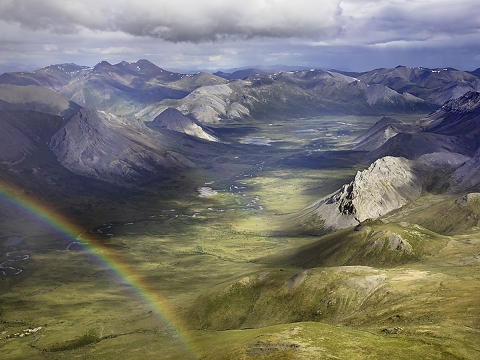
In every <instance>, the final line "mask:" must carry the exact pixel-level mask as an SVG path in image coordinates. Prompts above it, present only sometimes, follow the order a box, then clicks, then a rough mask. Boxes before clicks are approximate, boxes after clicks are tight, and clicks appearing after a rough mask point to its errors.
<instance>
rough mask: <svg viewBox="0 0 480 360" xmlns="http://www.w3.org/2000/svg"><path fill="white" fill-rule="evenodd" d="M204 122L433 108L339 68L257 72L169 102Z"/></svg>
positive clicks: (198, 90) (365, 113)
mask: <svg viewBox="0 0 480 360" xmlns="http://www.w3.org/2000/svg"><path fill="white" fill-rule="evenodd" d="M168 104H169V106H172V105H173V106H175V107H177V108H178V109H179V110H181V111H182V112H183V113H191V114H193V115H194V116H195V118H197V119H198V120H199V121H201V122H205V123H208V122H217V121H222V120H232V119H234V120H241V119H243V118H245V117H254V118H257V119H262V118H263V119H268V118H271V117H274V116H282V117H291V118H295V117H305V116H316V115H320V114H323V115H326V114H330V115H332V114H336V115H338V114H356V115H367V114H368V115H374V114H379V113H392V112H429V111H431V110H432V107H431V106H430V105H429V104H427V103H426V102H425V101H423V100H422V99H420V98H416V97H414V96H412V95H410V94H399V93H397V92H396V91H394V90H392V89H388V88H387V87H385V86H383V85H372V86H370V85H368V84H365V83H363V82H361V81H359V80H358V79H355V78H351V77H348V76H345V75H342V74H339V73H333V72H327V71H321V70H305V71H295V72H293V71H292V72H279V73H275V74H273V75H253V76H249V77H247V78H245V79H244V80H235V81H231V82H229V83H228V84H225V85H222V86H218V85H217V86H206V87H202V88H199V89H197V90H195V91H193V92H192V93H190V94H189V95H188V96H186V97H185V98H183V99H181V100H179V101H178V102H177V103H172V102H169V103H168Z"/></svg>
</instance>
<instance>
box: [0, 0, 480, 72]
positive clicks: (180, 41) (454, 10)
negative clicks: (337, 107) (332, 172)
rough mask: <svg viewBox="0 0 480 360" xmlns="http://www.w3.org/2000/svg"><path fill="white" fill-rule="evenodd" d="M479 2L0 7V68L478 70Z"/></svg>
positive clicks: (138, 2)
mask: <svg viewBox="0 0 480 360" xmlns="http://www.w3.org/2000/svg"><path fill="white" fill-rule="evenodd" d="M478 6H479V3H478V0H457V1H451V0H386V1H371V0H346V1H337V0H233V1H232V0H135V1H130V0H128V1H127V0H41V1H40V0H0V64H8V63H20V64H23V65H24V66H25V67H43V66H46V65H49V64H57V63H65V62H73V63H76V64H79V65H88V66H92V65H95V64H96V63H98V62H100V61H102V60H107V61H109V62H111V63H117V62H120V61H122V60H127V61H136V60H138V59H142V58H145V59H148V60H150V61H152V62H154V63H155V64H157V65H158V66H160V67H163V68H166V69H209V70H215V69H229V68H237V67H245V66H252V65H264V66H268V65H275V64H284V65H293V66H302V67H309V68H323V69H330V68H336V69H341V70H352V71H364V70H371V69H373V68H378V67H394V66H397V65H407V66H423V67H430V68H436V67H455V68H457V69H461V70H474V69H476V68H478V67H480V16H479V15H478V13H479V12H478V11H479V10H478Z"/></svg>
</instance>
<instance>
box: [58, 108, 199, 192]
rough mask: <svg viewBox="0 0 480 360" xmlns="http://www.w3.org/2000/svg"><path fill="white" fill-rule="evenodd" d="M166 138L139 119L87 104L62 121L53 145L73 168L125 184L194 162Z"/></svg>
mask: <svg viewBox="0 0 480 360" xmlns="http://www.w3.org/2000/svg"><path fill="white" fill-rule="evenodd" d="M166 140H167V139H165V136H163V135H162V134H160V133H158V132H156V131H153V130H150V129H149V128H148V127H147V126H145V125H144V124H143V123H142V122H140V121H138V120H135V119H131V118H128V117H122V116H116V115H113V114H109V113H106V112H103V111H98V110H93V109H86V108H84V109H81V110H80V111H79V112H78V113H77V114H75V115H74V116H73V117H72V118H70V119H69V120H68V121H67V122H66V123H64V124H63V125H62V127H61V128H60V129H59V130H58V131H57V132H56V133H55V134H54V135H53V136H52V138H51V141H50V144H49V146H50V148H51V149H52V151H53V152H54V153H55V155H56V156H57V159H58V161H60V163H61V164H62V165H63V166H64V167H66V168H67V169H69V170H71V171H72V172H74V173H76V174H80V175H84V176H87V177H92V178H96V179H100V180H105V181H108V182H112V183H117V184H122V183H125V182H131V181H136V182H138V181H145V180H148V179H149V178H151V177H152V176H154V177H159V176H160V177H161V176H163V177H165V176H166V175H167V173H168V171H169V170H168V169H183V168H186V167H189V166H194V165H193V163H192V162H191V161H190V160H188V159H187V158H185V157H184V156H183V155H181V154H179V153H177V152H175V151H171V150H170V148H169V145H171V141H170V142H169V141H166Z"/></svg>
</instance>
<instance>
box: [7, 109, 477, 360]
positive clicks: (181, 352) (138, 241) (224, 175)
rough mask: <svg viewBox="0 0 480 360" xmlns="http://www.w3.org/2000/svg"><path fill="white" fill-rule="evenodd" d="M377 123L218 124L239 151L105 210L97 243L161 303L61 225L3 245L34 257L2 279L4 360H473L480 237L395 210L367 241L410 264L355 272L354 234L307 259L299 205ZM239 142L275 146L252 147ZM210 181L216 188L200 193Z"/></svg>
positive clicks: (340, 169) (351, 170)
mask: <svg viewBox="0 0 480 360" xmlns="http://www.w3.org/2000/svg"><path fill="white" fill-rule="evenodd" d="M376 120H377V119H376V118H356V117H344V118H313V119H304V120H303V121H302V122H301V125H300V126H299V125H297V124H293V123H292V122H291V121H288V122H287V121H278V122H276V123H273V124H271V123H269V124H261V123H258V124H249V126H244V125H242V126H233V127H232V126H226V127H223V128H218V129H216V131H217V133H219V134H221V135H222V138H223V139H225V140H226V141H228V142H229V143H231V144H232V146H231V147H230V151H229V152H226V153H223V154H221V156H217V157H216V158H215V159H214V161H212V166H211V168H210V169H207V170H193V171H192V170H191V171H189V174H188V175H185V177H184V178H183V180H177V181H175V182H170V185H169V183H168V182H167V181H165V182H162V183H160V184H156V183H154V184H150V185H149V186H147V187H146V188H145V189H143V191H144V192H151V193H152V192H155V191H156V192H157V193H156V196H155V197H153V198H150V199H148V198H146V197H145V195H144V194H141V193H137V194H133V195H131V197H130V198H126V199H124V200H125V202H124V203H123V204H121V205H119V204H117V206H119V207H120V208H119V209H117V210H116V211H113V212H110V211H108V209H103V210H100V212H101V214H95V216H96V217H98V218H103V219H108V221H107V222H106V223H104V224H103V225H101V224H96V225H95V226H92V228H91V232H92V233H93V234H92V235H91V236H90V237H89V240H88V241H94V242H97V243H98V244H101V245H100V246H101V247H100V249H101V250H99V251H100V253H106V254H108V256H109V257H111V258H114V259H115V262H116V263H117V264H122V265H121V266H124V267H128V269H130V271H131V273H129V274H130V276H134V277H135V282H141V284H142V286H143V288H144V291H147V292H148V293H152V294H156V296H157V297H158V298H160V299H161V304H158V303H153V304H152V303H150V304H149V303H148V302H146V301H145V298H144V297H142V295H141V294H140V293H139V291H138V289H132V288H131V287H129V286H128V284H125V283H123V281H122V279H116V277H118V274H115V271H114V270H112V269H111V268H109V266H108V265H107V264H105V263H103V264H102V263H99V261H98V258H96V257H95V256H93V255H92V254H91V253H89V251H87V250H86V249H85V248H83V247H82V246H78V245H76V244H75V242H74V241H73V240H72V239H70V240H68V239H65V238H64V236H62V234H56V233H55V232H53V233H52V232H51V229H48V228H46V229H45V228H44V229H43V232H44V233H43V234H42V235H33V236H26V237H25V239H23V241H21V242H19V243H15V242H13V243H12V242H10V243H9V244H8V245H7V244H6V242H4V249H5V250H7V251H9V252H11V251H12V250H14V251H18V252H21V253H22V254H28V256H29V258H28V259H26V260H24V261H23V262H22V263H21V264H19V267H21V268H22V270H23V271H22V272H21V273H19V274H17V275H15V276H8V277H3V278H2V279H1V280H2V288H3V291H2V294H1V299H2V303H1V304H2V315H1V316H2V328H3V330H2V335H1V338H2V339H1V340H0V341H1V344H0V346H1V348H2V352H3V354H5V355H6V356H7V357H8V358H12V359H13V358H20V357H25V356H28V357H29V358H32V359H35V358H38V359H42V358H49V359H57V358H58V359H60V358H64V357H65V356H66V355H67V354H68V357H69V358H89V357H92V356H93V357H102V358H106V359H107V358H114V357H117V356H118V355H115V354H118V353H119V352H120V353H128V354H129V357H130V358H144V357H145V356H154V354H156V353H158V351H162V354H163V358H165V359H168V358H171V359H176V358H197V357H200V358H216V359H217V358H218V359H231V358H239V359H240V358H246V359H247V358H261V359H268V358H275V359H277V358H278V359H280V358H305V359H310V358H319V357H322V356H326V357H330V356H336V357H340V358H347V357H350V356H353V354H356V355H355V356H357V355H358V351H361V352H363V354H364V355H363V356H364V358H369V357H370V358H377V357H382V356H385V357H388V356H389V355H388V354H389V353H390V352H391V351H395V354H396V356H395V358H398V359H402V358H405V359H409V358H412V357H425V358H452V359H453V358H472V359H473V358H475V357H476V355H475V354H478V352H479V351H480V349H479V348H478V345H477V342H476V341H475V339H478V333H475V330H474V329H475V327H476V326H478V323H476V321H478V318H477V314H478V313H477V311H478V302H477V301H476V298H475V297H472V295H473V294H475V293H477V294H478V291H480V289H479V284H480V283H479V280H480V279H479V278H478V276H476V275H475V273H476V269H478V266H479V264H480V263H479V261H478V259H477V258H476V256H477V255H475V254H479V253H480V242H478V240H476V238H475V233H476V232H475V230H470V231H473V233H472V236H473V238H472V236H469V235H468V234H463V233H461V234H459V235H454V236H452V237H447V236H443V235H439V234H437V233H433V232H431V231H429V230H427V229H426V228H422V227H420V226H417V225H414V224H411V223H406V224H405V223H402V219H403V218H408V212H407V213H406V214H402V213H401V212H399V213H398V215H391V218H392V221H393V222H391V223H385V224H383V223H382V222H378V223H374V224H372V225H368V226H365V229H362V230H361V231H359V232H358V235H360V234H361V233H368V232H370V233H371V232H372V231H373V232H380V233H384V234H386V233H387V232H388V231H390V232H392V233H395V234H401V236H402V237H404V238H405V239H408V241H409V242H410V244H412V246H415V242H416V241H417V242H419V243H418V245H416V246H415V251H414V252H415V255H416V256H415V257H414V258H412V259H408V258H407V259H395V257H394V258H393V259H388V258H386V259H385V260H384V261H383V262H378V261H380V260H379V259H381V257H375V258H372V259H370V260H369V259H368V258H365V257H363V258H361V259H363V260H360V261H358V260H355V259H353V260H352V261H350V262H349V261H345V259H347V258H348V256H349V255H348V254H343V255H342V249H344V248H342V247H338V246H343V245H341V244H342V243H341V240H340V238H341V237H345V233H343V234H344V235H341V234H338V235H337V234H336V233H335V234H333V235H331V236H337V237H338V236H340V238H339V239H338V240H337V241H336V243H337V244H340V245H337V247H334V248H333V249H337V251H338V252H336V253H334V252H333V250H332V247H331V245H330V246H329V247H328V248H327V249H328V251H327V254H324V255H322V251H321V250H315V251H313V249H314V248H315V247H317V246H323V245H321V241H323V240H320V243H319V240H318V239H317V237H314V236H313V237H312V236H308V235H302V234H300V233H298V231H297V230H296V229H292V228H291V226H293V225H294V224H295V222H294V220H293V216H294V215H295V214H296V213H297V212H298V211H300V210H301V209H302V208H304V207H305V206H306V205H308V204H310V203H311V202H313V201H315V200H316V199H318V198H319V197H322V196H324V195H327V194H329V193H331V192H332V191H334V190H335V189H337V188H338V187H339V186H341V184H343V183H347V182H348V181H350V179H351V178H352V176H353V175H354V174H355V172H356V170H360V169H363V168H364V167H365V165H362V163H361V156H359V155H360V154H359V153H358V152H349V151H347V150H346V149H348V144H349V142H350V141H351V140H352V139H353V138H354V137H356V136H357V135H359V134H360V133H361V132H362V131H363V130H364V129H366V128H368V126H370V125H371V124H373V123H374V122H375V121H376ZM245 138H268V139H270V140H271V141H270V142H269V143H268V145H242V140H244V139H245ZM342 148H344V149H345V150H342ZM159 185H161V186H162V190H161V191H160V192H159V190H158V189H157V187H158V186H159ZM202 186H208V187H210V188H211V189H213V190H215V191H216V192H217V194H216V195H214V196H205V197H200V196H199V193H198V192H197V189H198V188H200V187H202ZM158 192H159V193H158ZM162 193H169V194H170V195H169V196H168V197H163V196H159V195H161V194H162ZM96 200H97V201H98V200H99V198H98V197H97V198H96ZM111 201H118V200H111ZM93 211H97V212H98V211H99V210H98V209H96V210H95V209H94V210H93ZM402 211H403V212H405V211H407V210H402ZM117 212H121V213H122V215H117V216H114V215H113V214H115V213H117ZM24 216H26V214H20V216H18V217H17V218H16V219H11V220H10V221H11V225H10V228H11V229H15V230H11V232H10V233H8V234H2V236H13V235H15V234H18V233H21V231H19V229H21V226H22V225H21V223H22V222H23V217H24ZM87 217H88V218H90V217H91V216H87ZM89 221H91V220H89ZM15 224H16V225H15ZM399 224H401V225H399ZM367 227H370V230H367V229H366V228H367ZM351 231H352V230H347V232H351ZM355 232H356V231H353V233H355ZM354 235H355V234H354ZM357 238H358V236H357ZM2 239H6V238H5V237H4V238H2ZM321 239H323V238H321ZM415 239H417V240H415ZM325 241H327V242H328V241H330V240H328V237H327V238H325ZM356 241H361V239H359V240H356ZM317 243H318V245H317ZM355 244H356V243H355ZM345 246H347V245H346V244H345ZM417 246H420V248H418V247H417ZM303 249H310V250H306V251H304V250H303ZM353 251H355V250H353ZM295 253H296V254H297V255H293V257H292V254H295ZM313 254H318V255H316V256H318V257H319V259H318V260H314V259H312V258H311V256H312V255H313ZM5 256H6V253H4V254H3V257H5ZM322 256H323V257H324V258H323V259H322ZM345 256H346V257H345ZM3 257H2V259H3ZM374 259H377V260H374ZM420 260H421V261H420ZM376 261H377V262H376ZM397 262H398V265H394V264H395V263H397ZM345 265H347V266H345ZM360 265H361V266H360ZM392 266H393V267H392ZM353 284H355V285H354V286H353V287H352V285H353ZM7 289H8V291H6V290H7ZM152 307H153V310H152ZM155 307H157V308H156V309H155ZM458 308H462V309H464V310H463V311H462V315H461V316H460V313H459V312H458V310H457V309H458ZM167 309H168V310H167ZM165 313H168V317H167V318H168V320H166V316H165ZM179 324H181V325H179ZM38 327H41V329H40V330H38V331H37V332H35V333H32V334H29V335H28V336H27V335H25V336H22V335H21V334H22V331H23V330H24V328H38ZM219 330H221V331H219ZM15 334H18V335H15ZM227 343H228V344H229V345H228V346H227ZM359 349H361V350H359Z"/></svg>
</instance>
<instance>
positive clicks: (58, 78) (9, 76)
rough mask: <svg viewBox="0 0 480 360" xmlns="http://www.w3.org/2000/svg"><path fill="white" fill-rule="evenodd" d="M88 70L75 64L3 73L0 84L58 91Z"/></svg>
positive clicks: (0, 76)
mask: <svg viewBox="0 0 480 360" xmlns="http://www.w3.org/2000/svg"><path fill="white" fill-rule="evenodd" d="M88 69H89V68H88V67H86V66H80V65H76V64H58V65H50V66H47V67H45V68H42V69H39V70H35V71H31V72H27V71H22V72H13V73H4V74H2V75H0V84H10V85H23V86H24V85H37V86H43V87H46V88H49V89H52V90H55V91H59V90H60V89H62V88H63V87H64V86H66V85H68V84H69V83H70V82H72V81H76V80H78V79H80V78H81V77H82V76H83V75H84V74H85V73H86V72H87V71H88Z"/></svg>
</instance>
